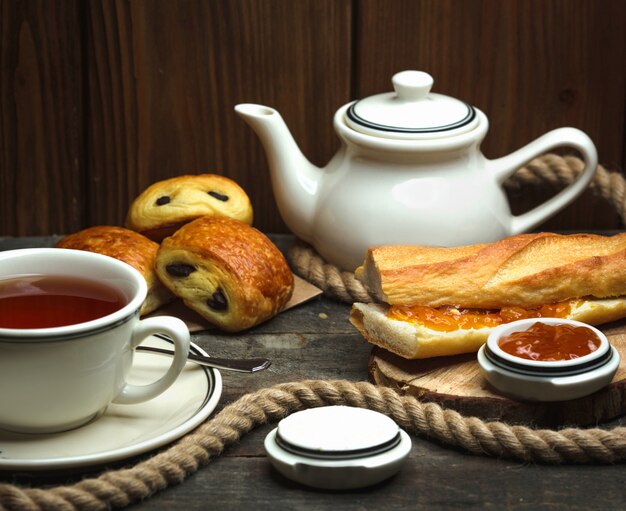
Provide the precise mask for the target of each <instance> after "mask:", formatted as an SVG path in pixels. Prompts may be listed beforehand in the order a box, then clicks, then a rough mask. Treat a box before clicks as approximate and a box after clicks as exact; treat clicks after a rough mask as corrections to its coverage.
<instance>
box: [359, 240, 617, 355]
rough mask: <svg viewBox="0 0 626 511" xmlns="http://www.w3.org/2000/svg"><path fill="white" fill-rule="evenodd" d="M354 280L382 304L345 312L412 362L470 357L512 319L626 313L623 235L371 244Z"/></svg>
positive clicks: (604, 318) (590, 318)
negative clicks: (456, 243)
mask: <svg viewBox="0 0 626 511" xmlns="http://www.w3.org/2000/svg"><path fill="white" fill-rule="evenodd" d="M356 277H357V278H358V279H359V280H361V281H362V282H363V284H364V285H365V286H366V288H367V289H368V290H369V291H370V293H371V294H372V295H373V296H375V298H376V300H378V302H379V303H370V304H365V303H355V304H354V305H353V307H352V311H351V314H350V321H351V322H352V324H353V325H354V326H355V327H356V328H357V329H358V330H359V331H360V332H361V333H362V334H363V336H364V337H365V338H366V339H367V340H368V341H370V342H371V343H373V344H376V345H378V346H381V347H383V348H386V349H388V350H389V351H392V352H394V353H396V354H398V355H400V356H402V357H405V358H409V359H410V358H427V357H432V356H440V355H453V354H459V353H469V352H474V351H477V350H478V349H479V348H480V346H481V345H482V344H483V343H484V342H485V341H486V339H487V337H488V335H489V332H490V331H491V330H492V329H493V328H494V327H495V326H498V325H499V324H502V323H506V322H509V321H513V320H515V319H523V318H528V317H530V318H532V317H546V316H548V317H563V318H568V319H575V320H579V321H583V322H585V323H589V324H592V325H599V324H603V323H607V322H610V321H615V320H617V319H620V318H623V317H626V233H622V234H617V235H614V236H599V235H593V234H572V235H557V234H553V233H538V234H522V235H518V236H512V237H509V238H505V239H503V240H500V241H497V242H495V243H487V244H479V245H471V246H464V247H456V248H441V247H425V246H385V247H377V248H372V249H371V250H369V251H368V252H367V254H366V257H365V261H364V264H363V265H362V266H361V267H359V268H358V269H357V271H356Z"/></svg>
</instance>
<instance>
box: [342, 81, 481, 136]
mask: <svg viewBox="0 0 626 511" xmlns="http://www.w3.org/2000/svg"><path fill="white" fill-rule="evenodd" d="M391 81H392V83H393V88H394V89H395V92H387V93H384V94H376V95H374V96H370V97H367V98H364V99H361V100H358V101H355V102H354V103H352V104H351V105H350V107H349V108H348V110H347V112H346V123H347V124H348V125H349V126H350V127H351V128H352V129H354V130H356V131H360V132H361V133H366V134H368V135H374V136H378V137H385V138H404V139H406V138H409V139H415V138H439V137H446V136H451V135H457V134H459V133H464V132H466V131H469V130H471V129H473V128H474V127H475V126H476V124H477V123H478V119H477V116H476V110H475V109H474V107H472V106H471V105H468V104H467V103H465V102H463V101H460V100H458V99H455V98H452V97H450V96H444V95H442V94H435V93H432V92H430V89H431V87H432V85H433V78H432V76H430V75H429V74H428V73H425V72H423V71H402V72H400V73H396V74H395V75H394V76H393V77H392V80H391Z"/></svg>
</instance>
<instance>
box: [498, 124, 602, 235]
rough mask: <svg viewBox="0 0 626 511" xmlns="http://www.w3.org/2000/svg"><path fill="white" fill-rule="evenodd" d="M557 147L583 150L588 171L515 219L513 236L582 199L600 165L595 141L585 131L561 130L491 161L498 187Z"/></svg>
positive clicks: (582, 153)
mask: <svg viewBox="0 0 626 511" xmlns="http://www.w3.org/2000/svg"><path fill="white" fill-rule="evenodd" d="M557 147H573V148H574V149H577V150H578V151H580V153H581V155H582V157H583V159H584V162H585V168H584V169H583V171H582V173H581V174H580V175H579V176H578V178H577V179H576V180H575V181H574V182H573V183H571V184H569V185H568V186H567V187H566V188H564V189H563V190H561V191H560V192H559V193H557V194H556V195H555V196H554V197H551V198H550V199H548V200H547V201H546V202H544V203H543V204H540V205H539V206H536V207H535V208H533V209H531V210H530V211H528V212H526V213H524V214H522V215H518V216H511V223H510V228H509V233H510V234H511V235H515V234H520V233H523V232H526V231H529V230H531V229H532V228H533V227H536V226H537V225H539V224H540V223H542V222H543V221H544V220H546V219H548V218H549V217H550V216H552V215H554V214H555V213H557V212H559V211H560V210H561V209H563V208H564V207H565V206H567V205H568V204H569V203H570V202H572V201H573V200H574V199H575V198H576V197H578V196H579V195H580V194H581V193H582V192H583V191H584V190H585V187H586V186H587V185H588V184H589V182H590V181H591V179H592V178H593V175H594V173H595V171H596V167H597V166H598V153H597V151H596V147H595V146H594V144H593V142H592V141H591V139H590V138H589V137H588V136H587V135H586V134H585V133H583V132H582V131H580V130H578V129H576V128H558V129H555V130H552V131H549V132H548V133H546V134H545V135H542V136H541V137H539V138H538V139H536V140H534V141H533V142H531V143H530V144H528V145H526V146H524V147H522V148H521V149H518V150H517V151H515V152H513V153H511V154H509V155H508V156H504V157H502V158H498V159H496V160H489V161H488V162H487V164H488V167H489V168H490V169H491V171H492V173H493V174H494V175H495V177H496V180H497V182H498V184H500V185H502V183H504V181H505V180H506V179H507V178H508V177H509V176H511V175H512V174H514V173H515V172H516V171H517V170H518V169H519V168H520V167H522V166H524V165H525V164H526V163H528V162H529V161H530V160H532V159H533V158H535V157H537V156H539V155H541V154H543V153H545V152H547V151H549V150H551V149H555V148H557Z"/></svg>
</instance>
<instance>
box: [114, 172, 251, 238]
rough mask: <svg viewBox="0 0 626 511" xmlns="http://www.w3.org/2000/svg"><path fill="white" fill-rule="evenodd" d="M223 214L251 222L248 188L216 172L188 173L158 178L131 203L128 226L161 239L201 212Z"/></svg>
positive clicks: (148, 235) (197, 216) (198, 215)
mask: <svg viewBox="0 0 626 511" xmlns="http://www.w3.org/2000/svg"><path fill="white" fill-rule="evenodd" d="M208 215H210V216H213V215H215V216H223V217H228V218H233V219H235V220H239V221H241V222H244V223H246V224H248V225H252V219H253V211H252V205H251V203H250V199H249V197H248V195H247V194H246V192H245V191H244V190H243V189H242V188H241V187H240V186H239V185H238V184H237V183H235V182H234V181H233V180H231V179H229V178H227V177H224V176H220V175H217V174H197V175H185V176H178V177H173V178H171V179H166V180H164V181H159V182H157V183H154V184H153V185H151V186H149V187H148V188H146V189H145V190H144V191H143V192H142V193H141V194H140V195H139V196H138V197H137V198H136V199H135V200H134V201H133V203H132V204H131V206H130V208H129V210H128V215H127V218H126V226H127V227H128V228H129V229H132V230H134V231H137V232H139V233H141V234H143V235H144V236H147V237H148V238H150V239H152V240H155V241H161V240H162V239H163V238H165V237H166V236H169V235H171V234H173V233H174V232H175V231H176V230H177V229H179V228H180V227H181V226H183V225H184V224H186V223H188V222H190V221H191V220H194V219H196V218H199V217H201V216H208Z"/></svg>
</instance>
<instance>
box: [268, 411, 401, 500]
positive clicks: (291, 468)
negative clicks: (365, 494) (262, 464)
mask: <svg viewBox="0 0 626 511" xmlns="http://www.w3.org/2000/svg"><path fill="white" fill-rule="evenodd" d="M265 450H266V452H267V454H268V456H269V459H270V462H271V463H272V465H273V466H274V468H275V469H276V470H278V471H279V472H280V473H281V474H282V475H284V476H285V477H287V478H289V479H291V480H293V481H296V482H298V483H301V484H304V485H307V486H312V487H315V488H322V489H329V490H345V489H352V488H361V487H365V486H370V485H373V484H376V483H378V482H381V481H383V480H385V479H388V478H389V477H391V476H393V475H394V474H395V473H396V472H398V471H399V470H400V468H401V467H402V465H403V463H404V461H405V460H406V458H407V457H408V455H409V452H410V451H411V438H410V437H409V436H408V435H407V434H406V433H405V432H404V431H403V430H402V429H400V428H399V427H398V425H397V424H396V423H395V422H394V421H393V420H392V419H390V418H389V417H387V416H386V415H383V414H381V413H379V412H375V411H373V410H367V409H363V408H355V407H350V406H324V407H321V408H311V409H308V410H302V411H300V412H296V413H294V414H292V415H290V416H288V417H286V418H284V419H283V420H281V421H280V422H279V424H278V427H277V428H275V429H274V430H272V431H271V432H270V433H269V434H268V435H267V437H266V438H265Z"/></svg>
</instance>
